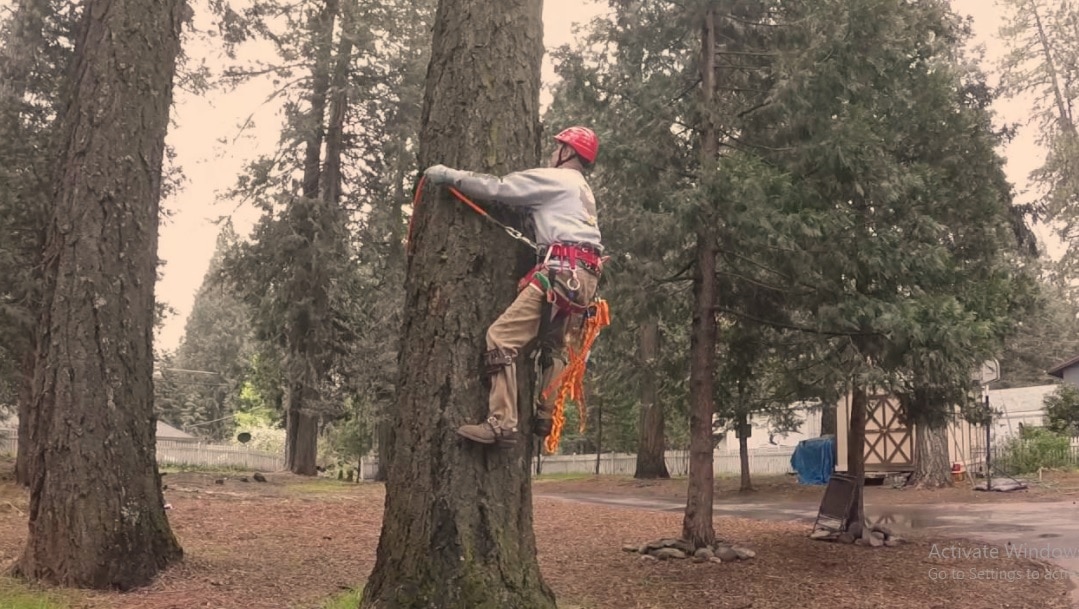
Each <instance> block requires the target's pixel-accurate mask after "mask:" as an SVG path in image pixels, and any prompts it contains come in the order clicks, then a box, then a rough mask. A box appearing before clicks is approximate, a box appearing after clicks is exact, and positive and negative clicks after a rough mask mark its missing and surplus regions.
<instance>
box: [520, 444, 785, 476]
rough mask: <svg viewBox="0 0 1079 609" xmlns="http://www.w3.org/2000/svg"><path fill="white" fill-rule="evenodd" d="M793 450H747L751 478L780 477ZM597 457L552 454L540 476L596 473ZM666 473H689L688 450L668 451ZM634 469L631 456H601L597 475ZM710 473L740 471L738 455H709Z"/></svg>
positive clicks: (634, 458)
mask: <svg viewBox="0 0 1079 609" xmlns="http://www.w3.org/2000/svg"><path fill="white" fill-rule="evenodd" d="M793 452H794V449H793V448H778V449H755V450H750V451H749V473H751V474H754V475H783V474H786V473H788V472H790V471H793V470H792V469H791V466H790V464H791V454H792V453H793ZM596 460H597V459H596V455H595V454H591V455H554V456H551V457H541V458H540V473H542V474H595V473H596ZM665 460H666V462H667V471H668V472H669V473H670V474H671V475H672V476H685V475H688V474H689V451H685V450H669V451H667V452H666V454H665ZM636 470H637V455H636V454H634V453H603V454H600V456H599V473H600V474H601V475H602V474H607V475H616V476H632V475H633V473H634V472H635V471H636ZM712 471H713V472H714V473H715V474H716V475H734V474H739V473H741V471H742V466H741V461H740V460H739V457H738V453H733V454H731V453H721V452H716V453H713V454H712Z"/></svg>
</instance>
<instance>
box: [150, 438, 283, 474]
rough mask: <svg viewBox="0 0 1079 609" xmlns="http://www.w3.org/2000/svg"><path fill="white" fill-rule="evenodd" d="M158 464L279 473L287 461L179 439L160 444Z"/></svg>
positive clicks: (262, 454) (269, 454)
mask: <svg viewBox="0 0 1079 609" xmlns="http://www.w3.org/2000/svg"><path fill="white" fill-rule="evenodd" d="M157 462H158V464H160V465H178V466H183V465H197V466H201V467H212V468H213V467H221V468H226V467H231V468H237V469H245V470H251V471H258V472H276V471H281V470H283V469H285V458H284V457H283V456H282V455H277V454H274V453H267V452H262V451H258V450H251V449H250V448H244V447H241V446H224V445H220V444H204V443H202V442H185V441H178V440H158V441H157Z"/></svg>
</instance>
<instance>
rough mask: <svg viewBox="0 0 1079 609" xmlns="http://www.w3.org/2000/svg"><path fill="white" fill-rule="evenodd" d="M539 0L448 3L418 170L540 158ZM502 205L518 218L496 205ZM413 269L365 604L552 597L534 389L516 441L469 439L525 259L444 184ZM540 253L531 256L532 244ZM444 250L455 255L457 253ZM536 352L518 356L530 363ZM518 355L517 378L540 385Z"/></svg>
mask: <svg viewBox="0 0 1079 609" xmlns="http://www.w3.org/2000/svg"><path fill="white" fill-rule="evenodd" d="M542 9H543V6H542V2H541V0H507V1H506V2H500V3H497V4H495V3H491V2H482V1H480V0H442V2H441V3H440V4H439V7H438V12H437V14H436V21H435V28H434V36H433V41H432V58H431V64H430V67H429V70H428V73H427V92H426V95H425V97H424V110H423V113H424V117H423V121H422V125H423V127H422V130H421V134H420V154H419V160H420V163H421V164H420V166H421V167H427V166H430V165H433V164H436V163H444V164H446V165H449V166H452V167H458V168H462V169H468V170H476V171H486V172H491V173H496V174H504V173H506V172H509V171H514V170H520V169H526V168H529V167H534V166H536V165H537V164H538V162H539V159H540V141H541V140H540V131H541V128H540V124H539V120H538V112H539V85H540V66H541V61H542V57H543V51H544V49H543V35H542V32H543V25H542ZM493 213H496V214H498V215H499V217H502V218H504V219H506V220H509V218H508V217H506V215H504V214H503V213H502V211H500V210H497V209H496V210H494V211H493ZM415 214H416V215H415V222H414V225H413V226H414V228H413V231H414V232H413V234H412V244H413V247H414V251H413V256H412V258H411V260H410V261H409V266H408V278H407V280H406V299H407V300H406V306H405V319H404V325H403V335H402V343H401V356H400V358H399V362H400V381H399V386H398V388H399V391H398V395H397V400H398V402H397V407H396V408H395V409H394V413H393V414H394V433H395V437H394V443H393V459H392V460H391V462H390V472H389V479H388V481H387V483H386V509H385V514H384V517H383V526H382V534H381V537H380V539H379V546H378V553H377V559H376V562H375V567H374V570H373V572H372V573H371V577H370V579H369V580H368V583H367V586H366V587H365V588H364V596H363V601H362V603H361V606H362V607H364V608H365V609H398V608H416V609H419V608H421V607H422V608H424V609H450V608H453V609H466V608H468V609H471V608H475V607H515V608H518V609H533V608H543V609H548V608H553V607H554V606H555V600H554V593H553V592H552V591H551V590H550V588H548V586H547V585H546V584H545V583H544V581H543V579H542V577H541V575H540V571H539V565H538V563H537V560H536V544H535V534H534V532H533V529H532V494H531V484H530V471H529V464H530V463H531V452H532V447H533V446H534V443H533V442H531V441H529V438H530V437H531V435H530V434H531V432H532V430H531V427H532V416H531V400H530V399H529V398H530V396H527V395H521V396H520V399H519V400H518V404H519V409H520V425H519V429H520V433H521V434H522V438H523V439H522V441H520V442H518V443H517V445H516V446H515V447H513V448H510V449H503V448H497V447H495V446H482V445H476V444H472V443H469V442H468V441H466V440H462V439H461V438H459V437H458V436H457V434H456V429H457V427H458V426H460V425H462V424H465V423H475V422H477V421H482V420H483V419H484V418H486V416H487V391H486V389H485V386H484V384H483V383H482V382H481V378H480V375H481V374H482V367H481V362H482V353H483V352H484V351H485V350H486V343H485V339H484V337H485V334H486V331H487V327H488V325H489V324H490V323H492V322H493V321H494V320H495V319H496V317H497V316H498V314H499V312H500V311H501V310H502V309H503V308H504V307H505V306H508V305H509V303H510V302H512V300H513V298H514V296H515V288H516V278H517V277H519V276H520V275H519V274H520V273H522V272H523V271H524V270H525V269H527V267H528V264H529V262H530V261H531V255H529V256H528V257H527V258H525V257H524V255H523V254H524V252H522V259H520V260H515V256H513V255H511V252H513V251H514V247H515V245H514V244H513V242H511V241H507V240H506V239H507V236H506V234H505V233H503V232H502V231H500V230H497V229H495V228H493V227H491V226H490V225H488V224H486V223H485V222H484V221H483V220H482V219H481V218H480V217H479V216H478V215H476V214H475V213H474V212H472V211H469V210H468V209H467V208H466V207H464V206H463V205H462V204H461V203H459V202H457V201H456V200H454V199H453V198H451V197H450V196H449V194H448V192H447V191H446V190H445V189H438V188H427V189H425V191H424V198H423V200H422V201H421V203H420V205H419V207H418V209H417V210H416V211H415ZM529 254H530V253H529ZM447 261H449V262H447ZM527 355H528V354H527V353H521V354H520V355H519V356H518V360H517V361H518V362H520V363H526V362H528V361H529V360H528V357H527ZM529 369H530V366H528V365H519V366H518V371H519V384H518V386H519V387H522V388H525V387H529V386H530V382H529V380H530V377H529V375H530V370H529Z"/></svg>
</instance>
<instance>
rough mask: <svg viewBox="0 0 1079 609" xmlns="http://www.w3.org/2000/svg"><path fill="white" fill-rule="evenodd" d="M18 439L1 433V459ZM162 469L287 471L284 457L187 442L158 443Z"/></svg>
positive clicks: (158, 456)
mask: <svg viewBox="0 0 1079 609" xmlns="http://www.w3.org/2000/svg"><path fill="white" fill-rule="evenodd" d="M18 445H19V439H18V436H16V435H15V433H14V432H11V433H8V434H4V433H2V431H0V455H8V456H15V453H16V451H17V450H18ZM157 462H158V464H159V465H175V466H198V467H210V468H235V469H245V470H251V471H260V472H276V471H281V470H283V469H285V459H284V457H283V456H282V455H276V454H274V453H267V452H262V451H258V450H251V449H250V448H244V447H240V446H226V445H221V444H207V443H204V442H190V441H187V440H163V439H159V440H157Z"/></svg>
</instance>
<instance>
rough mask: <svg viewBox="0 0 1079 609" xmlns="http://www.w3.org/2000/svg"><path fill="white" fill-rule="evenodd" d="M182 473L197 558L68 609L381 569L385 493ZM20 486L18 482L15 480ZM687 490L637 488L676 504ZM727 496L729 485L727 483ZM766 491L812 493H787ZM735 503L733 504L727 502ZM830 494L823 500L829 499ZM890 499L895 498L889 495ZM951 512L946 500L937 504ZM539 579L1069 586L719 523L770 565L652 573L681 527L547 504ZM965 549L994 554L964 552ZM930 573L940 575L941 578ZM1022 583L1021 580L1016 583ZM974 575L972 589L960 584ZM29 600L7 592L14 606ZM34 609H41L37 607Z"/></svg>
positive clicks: (677, 586)
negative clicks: (662, 547) (652, 557)
mask: <svg viewBox="0 0 1079 609" xmlns="http://www.w3.org/2000/svg"><path fill="white" fill-rule="evenodd" d="M227 476H228V478H227V479H223V480H222V483H221V484H217V483H215V480H218V479H222V476H221V475H213V474H205V473H170V474H169V475H167V476H166V477H165V482H166V484H167V485H168V488H167V490H166V491H165V495H166V500H167V501H168V502H169V503H170V504H171V505H172V509H171V510H169V512H168V514H169V519H170V522H171V524H172V526H173V530H174V531H175V532H176V534H177V536H178V537H179V539H180V542H181V544H182V545H183V547H184V551H185V560H184V561H183V563H182V564H180V565H177V566H175V567H173V568H171V569H169V570H168V571H166V572H165V573H164V574H163V575H162V576H161V577H160V578H159V579H158V580H157V581H156V582H155V583H154V584H153V585H151V586H149V587H148V588H146V589H143V590H140V591H137V592H133V593H128V594H123V595H122V594H119V593H99V592H98V593H91V592H74V591H64V592H60V593H57V597H58V598H60V599H61V600H62V601H63V602H64V603H66V605H64V604H57V605H56V606H57V607H64V606H66V607H68V608H70V609H106V608H108V609H181V608H182V609H190V608H213V609H241V608H242V609H318V608H320V607H323V606H324V604H325V602H326V601H327V599H330V598H333V597H335V596H339V595H341V594H343V593H344V592H345V591H347V590H348V589H350V588H353V587H356V586H360V585H362V583H363V581H364V580H365V578H366V577H367V576H368V574H369V573H370V570H371V568H372V566H373V565H374V558H375V551H376V547H377V544H378V536H379V527H380V521H381V516H382V510H383V500H384V494H383V487H382V485H380V484H373V483H367V484H349V483H342V482H337V481H333V480H324V479H319V480H311V479H302V478H298V477H295V476H291V475H287V474H277V475H270V476H268V478H269V482H267V483H256V482H253V481H251V482H243V481H241V480H239V479H238V478H237V475H236V474H228V475H227ZM5 478H6V477H5ZM677 483H678V481H673V482H670V483H666V484H656V485H648V486H641V487H639V488H638V489H636V490H641V489H651V492H664V493H667V492H676V491H677ZM535 484H536V486H535V488H536V491H537V492H540V489H541V488H542V489H543V490H542V492H543V493H554V492H556V491H557V489H558V488H566V487H571V486H572V485H577V486H580V485H592V487H591V489H590V490H593V491H594V490H595V489H596V488H600V487H605V488H608V489H610V490H611V491H612V492H626V490H627V489H630V488H633V487H631V486H630V485H629V484H628V483H627V482H626V481H625V480H618V479H615V480H609V481H607V483H605V484H604V483H597V482H594V481H592V480H590V479H589V480H577V481H566V480H562V481H549V480H538V481H536V483H535ZM721 484H725V483H723V482H721ZM776 485H777V486H776V487H775V488H772V489H770V490H768V487H764V486H763V485H762V490H761V491H760V492H762V493H764V492H779V493H783V492H790V493H797V492H804V491H803V490H802V489H798V488H797V486H796V485H795V487H794V488H786V487H784V486H783V481H776ZM722 492H726V490H725V489H724V490H723V491H722ZM815 492H817V493H819V492H820V489H819V488H817V489H816V491H815ZM881 492H884V489H881ZM937 497H938V498H942V497H944V495H937ZM26 509H27V497H26V493H25V491H23V490H22V489H20V488H17V487H15V486H14V485H12V484H11V482H10V480H9V479H5V480H0V563H3V564H4V565H7V564H8V563H9V562H10V561H11V560H13V559H14V557H15V556H16V555H17V554H18V552H19V551H20V550H21V548H22V544H23V542H24V540H25V535H26ZM534 511H535V520H536V523H535V530H536V535H537V539H538V546H539V561H540V568H541V571H542V573H543V576H544V578H545V579H546V580H547V582H548V583H549V584H550V586H551V587H552V589H553V590H554V592H555V594H556V596H557V598H558V602H559V606H560V607H562V608H564V609H668V608H669V609H674V608H676V607H677V608H682V607H709V608H715V609H788V608H792V607H798V608H804V609H823V608H827V609H877V608H881V609H883V608H885V607H887V608H888V609H896V608H898V609H944V608H947V609H997V608H1000V609H1003V608H1005V607H1007V608H1010V609H1023V608H1025V609H1065V608H1066V607H1068V602H1067V598H1066V594H1067V591H1068V589H1069V587H1070V583H1069V582H1068V581H1065V580H1062V579H1056V578H1053V577H1051V578H1049V579H1046V578H1044V577H1041V576H1040V577H1039V578H1038V579H1034V578H1032V577H1031V576H1030V575H1031V574H1033V573H1034V572H1038V573H1039V574H1043V573H1046V572H1053V571H1054V570H1053V568H1052V567H1051V566H1048V565H1044V564H1041V563H1035V562H1032V561H1028V560H1019V559H1012V558H1003V557H1001V558H997V559H985V558H982V559H974V558H966V559H963V558H955V559H952V558H943V557H940V556H939V555H937V556H935V555H934V553H933V552H932V548H933V544H934V543H937V544H938V545H941V544H947V546H948V547H951V546H952V544H953V542H951V541H943V540H934V539H928V538H917V539H913V540H911V542H910V543H908V544H905V545H902V546H900V547H897V548H881V549H871V548H867V547H861V546H851V545H839V544H832V543H824V542H815V541H811V540H809V539H808V538H807V534H808V532H809V528H808V527H807V526H805V525H804V524H797V523H785V522H778V523H777V522H767V523H766V522H759V521H752V520H745V519H735V518H717V519H716V529H717V532H718V533H719V534H720V535H721V536H722V537H724V538H725V539H727V540H729V541H731V542H735V543H737V544H739V545H743V546H745V547H748V548H751V549H753V550H755V551H756V553H757V555H756V558H754V559H752V560H749V561H741V562H736V563H724V564H718V565H717V564H711V563H704V564H693V563H691V562H689V561H685V560H681V561H669V562H646V561H643V560H641V558H639V557H638V556H637V555H635V554H631V553H627V552H623V551H622V550H621V549H620V548H621V546H622V544H624V543H634V544H638V543H644V542H648V541H652V540H655V539H658V538H661V537H672V536H677V534H678V532H679V531H680V529H681V521H682V515H681V514H677V513H659V512H649V511H639V510H630V509H625V508H613V507H606V506H599V505H584V504H578V503H571V502H566V501H562V500H559V499H557V498H543V497H540V498H537V499H536V500H535V502H534ZM958 547H961V548H975V547H981V544H974V543H967V542H960V543H958ZM931 574H932V575H931ZM1016 574H1018V578H1017V579H1014V580H1013V581H1008V580H1007V578H1008V577H1013V578H1014V577H1016ZM959 575H962V576H963V577H962V579H960V578H959V577H958V576H959ZM17 587H18V586H17V585H16V584H15V583H13V582H12V581H10V580H0V607H4V606H5V604H4V602H3V601H4V595H5V594H12V593H13V590H14V589H15V588H17ZM34 606H35V607H36V605H34Z"/></svg>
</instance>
